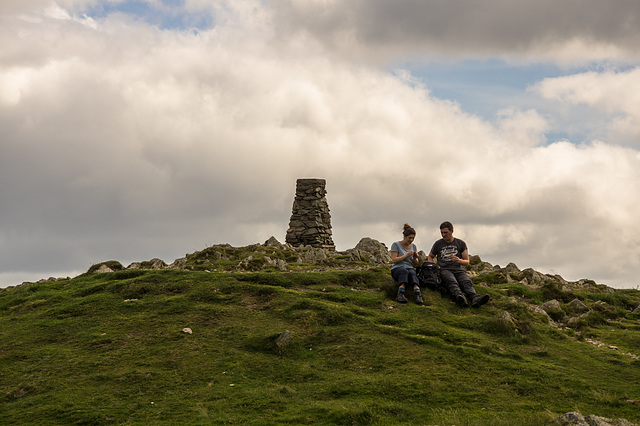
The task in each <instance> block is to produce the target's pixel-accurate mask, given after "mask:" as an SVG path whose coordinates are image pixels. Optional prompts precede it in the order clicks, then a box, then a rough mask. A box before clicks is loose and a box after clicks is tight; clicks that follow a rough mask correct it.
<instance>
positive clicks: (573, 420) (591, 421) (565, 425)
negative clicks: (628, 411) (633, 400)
mask: <svg viewBox="0 0 640 426" xmlns="http://www.w3.org/2000/svg"><path fill="white" fill-rule="evenodd" d="M554 423H555V424H556V425H561V426H635V424H634V423H631V422H630V421H628V420H626V419H615V420H612V419H608V418H606V417H599V416H594V415H593V414H589V415H588V416H583V415H582V414H580V413H577V412H575V411H572V412H570V413H565V414H563V415H561V416H559V417H558V418H557V419H556V420H555V422H554Z"/></svg>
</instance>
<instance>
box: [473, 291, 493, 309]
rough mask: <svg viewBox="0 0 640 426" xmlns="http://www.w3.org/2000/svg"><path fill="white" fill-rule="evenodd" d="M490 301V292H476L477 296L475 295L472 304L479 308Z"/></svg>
mask: <svg viewBox="0 0 640 426" xmlns="http://www.w3.org/2000/svg"><path fill="white" fill-rule="evenodd" d="M488 301H489V295H488V294H476V295H475V296H473V300H472V301H471V306H472V307H473V308H479V307H480V306H482V305H484V304H485V303H487V302H488Z"/></svg>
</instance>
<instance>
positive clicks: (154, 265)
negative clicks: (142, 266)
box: [149, 258, 167, 269]
mask: <svg viewBox="0 0 640 426" xmlns="http://www.w3.org/2000/svg"><path fill="white" fill-rule="evenodd" d="M149 262H150V263H151V266H150V269H164V268H166V267H167V264H166V263H164V261H162V260H161V259H158V258H153V259H151V260H150V261H149Z"/></svg>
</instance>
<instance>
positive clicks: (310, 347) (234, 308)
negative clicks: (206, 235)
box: [0, 238, 640, 425]
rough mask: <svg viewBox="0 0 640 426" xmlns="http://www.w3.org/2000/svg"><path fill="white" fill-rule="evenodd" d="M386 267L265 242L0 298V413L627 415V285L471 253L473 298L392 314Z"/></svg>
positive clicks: (442, 418) (635, 315) (353, 252)
mask: <svg viewBox="0 0 640 426" xmlns="http://www.w3.org/2000/svg"><path fill="white" fill-rule="evenodd" d="M421 256H422V258H423V259H424V257H425V256H424V253H422V254H421ZM387 257H388V252H387V251H386V247H384V245H382V244H380V243H378V242H377V241H375V240H371V239H366V238H365V239H363V240H362V241H361V242H360V243H359V244H358V245H357V246H356V247H355V248H354V249H350V250H347V251H345V252H334V251H329V250H325V249H319V248H313V247H297V248H295V247H292V246H290V245H287V244H281V243H279V242H278V241H276V240H275V239H274V238H272V239H269V240H268V241H267V242H265V243H264V244H256V245H252V246H247V247H231V246H230V245H227V244H222V245H215V246H211V247H207V248H205V249H204V250H202V251H197V252H194V253H191V254H187V255H186V256H185V257H184V258H181V259H177V260H176V261H174V262H173V263H171V264H166V263H165V262H163V261H162V260H160V259H152V260H150V261H144V262H136V263H133V264H131V265H128V266H127V267H124V266H123V265H121V264H120V263H119V262H118V261H115V260H112V261H107V262H101V263H98V264H96V265H93V266H92V267H91V268H90V269H89V270H88V271H87V272H86V273H85V274H82V275H80V276H78V277H75V278H64V279H50V280H42V281H40V282H37V283H25V284H23V285H20V286H17V287H14V288H8V289H4V290H2V291H0V374H1V377H2V379H0V398H1V403H0V416H1V417H2V418H3V422H5V423H8V424H23V423H39V424H70V423H73V424H75V423H82V424H88V423H90V424H110V423H112V424H237V423H253V424H280V423H292V424H318V423H320V424H323V423H324V424H389V423H391V424H393V423H402V424H456V425H464V424H469V425H475V424H478V425H479V424H483V425H484V424H503V425H512V424H540V425H542V424H554V422H555V423H556V424H561V423H562V422H561V421H560V420H559V419H560V418H562V419H565V420H566V419H568V418H569V417H570V416H567V415H566V414H565V413H568V412H576V413H581V415H582V416H591V417H583V418H582V419H583V421H585V422H586V421H595V419H596V417H595V416H599V417H600V421H603V420H602V418H608V419H611V420H610V424H630V423H628V422H635V423H637V422H639V421H640V413H639V410H638V405H639V404H640V389H639V388H638V386H637V383H639V382H640V359H639V356H640V353H639V352H640V351H639V350H638V348H639V347H640V322H639V320H640V309H639V305H640V292H638V291H637V290H617V289H612V288H609V287H607V286H604V285H599V284H596V283H594V282H593V281H590V280H580V281H577V282H568V281H565V280H564V279H562V277H560V276H557V275H545V274H541V273H539V272H536V271H534V270H532V269H524V270H520V269H519V268H518V267H517V266H516V265H514V264H509V265H507V266H505V267H500V266H498V265H491V264H489V263H487V262H484V261H482V260H481V259H480V258H479V257H478V256H473V257H472V259H471V260H472V261H471V264H470V266H469V274H470V275H471V276H472V279H473V281H474V285H475V286H476V289H477V290H478V292H480V293H486V294H490V295H491V301H490V303H489V304H487V305H485V306H483V307H482V308H480V309H469V308H467V309H463V308H459V307H457V306H456V305H455V304H453V303H451V302H450V301H449V300H448V299H446V298H442V297H441V296H440V294H439V293H436V292H433V291H425V299H426V300H425V301H426V304H425V306H418V305H415V304H413V303H409V304H408V305H400V304H398V303H396V302H395V301H394V300H393V297H394V296H395V285H394V283H393V280H392V279H391V277H390V275H389V264H388V258H387ZM563 415H564V417H561V416H563ZM616 419H618V420H616ZM619 419H626V421H628V422H627V423H624V421H623V420H619ZM567 421H568V420H567ZM601 424H606V423H601Z"/></svg>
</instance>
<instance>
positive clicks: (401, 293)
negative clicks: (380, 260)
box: [390, 223, 423, 305]
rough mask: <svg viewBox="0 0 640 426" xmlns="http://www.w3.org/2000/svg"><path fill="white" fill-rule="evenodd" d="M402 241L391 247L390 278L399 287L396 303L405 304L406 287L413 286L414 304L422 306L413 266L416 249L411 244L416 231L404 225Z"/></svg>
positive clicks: (415, 260)
mask: <svg viewBox="0 0 640 426" xmlns="http://www.w3.org/2000/svg"><path fill="white" fill-rule="evenodd" d="M402 235H403V237H404V238H403V239H402V240H401V241H396V242H394V243H393V244H392V245H391V250H390V253H391V262H392V263H393V265H392V266H391V276H392V277H393V279H394V280H396V282H397V283H398V284H400V286H399V287H398V297H397V299H396V300H397V301H398V302H400V303H407V296H406V294H405V292H406V286H407V285H412V286H413V293H414V295H415V299H416V303H417V304H419V305H422V303H423V300H422V293H421V292H420V284H419V281H418V276H417V275H416V270H415V268H414V265H416V264H417V263H418V248H417V247H416V245H415V244H413V240H414V239H415V238H416V230H415V229H413V228H412V227H411V226H409V224H407V223H405V224H404V229H403V231H402Z"/></svg>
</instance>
